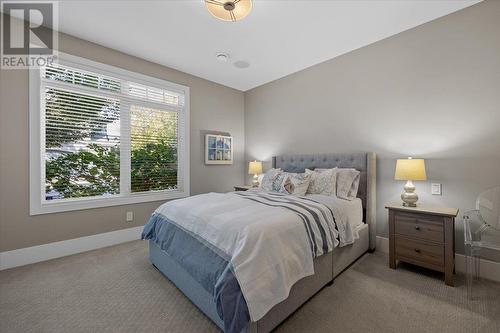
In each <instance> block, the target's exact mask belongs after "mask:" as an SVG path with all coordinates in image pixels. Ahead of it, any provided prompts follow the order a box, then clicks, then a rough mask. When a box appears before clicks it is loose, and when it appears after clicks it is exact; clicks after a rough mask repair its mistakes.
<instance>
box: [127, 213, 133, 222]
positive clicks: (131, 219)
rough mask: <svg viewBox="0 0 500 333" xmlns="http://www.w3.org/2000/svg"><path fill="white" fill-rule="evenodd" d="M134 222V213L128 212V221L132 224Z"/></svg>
mask: <svg viewBox="0 0 500 333" xmlns="http://www.w3.org/2000/svg"><path fill="white" fill-rule="evenodd" d="M133 220H134V212H127V217H126V221H127V222H132V221H133Z"/></svg>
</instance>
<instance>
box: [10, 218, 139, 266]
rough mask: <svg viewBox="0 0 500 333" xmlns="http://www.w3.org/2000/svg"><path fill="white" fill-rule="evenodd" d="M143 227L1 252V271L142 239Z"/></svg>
mask: <svg viewBox="0 0 500 333" xmlns="http://www.w3.org/2000/svg"><path fill="white" fill-rule="evenodd" d="M141 231H142V227H134V228H128V229H122V230H117V231H111V232H106V233H102V234H97V235H92V236H86V237H80V238H74V239H68V240H64V241H60V242H54V243H49V244H43V245H38V246H31V247H25V248H22V249H17V250H12V251H6V252H0V270H4V269H8V268H13V267H17V266H23V265H28V264H33V263H36V262H40V261H45V260H50V259H55V258H60V257H65V256H69V255H71V254H76V253H80V252H85V251H90V250H95V249H100V248H102V247H106V246H111V245H115V244H120V243H125V242H129V241H133V240H136V239H140V238H141Z"/></svg>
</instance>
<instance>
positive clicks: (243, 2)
mask: <svg viewBox="0 0 500 333" xmlns="http://www.w3.org/2000/svg"><path fill="white" fill-rule="evenodd" d="M205 4H206V5H207V9H208V11H209V12H210V13H211V14H212V15H213V16H215V17H216V18H218V19H219V20H222V21H233V22H236V21H239V20H241V19H243V18H244V17H245V16H247V15H248V14H249V13H250V11H251V10H252V0H205Z"/></svg>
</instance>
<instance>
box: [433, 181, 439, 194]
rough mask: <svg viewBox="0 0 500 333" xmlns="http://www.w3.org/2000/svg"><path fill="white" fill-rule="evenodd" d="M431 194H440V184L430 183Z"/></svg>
mask: <svg viewBox="0 0 500 333" xmlns="http://www.w3.org/2000/svg"><path fill="white" fill-rule="evenodd" d="M431 194H432V195H441V184H439V183H432V184H431Z"/></svg>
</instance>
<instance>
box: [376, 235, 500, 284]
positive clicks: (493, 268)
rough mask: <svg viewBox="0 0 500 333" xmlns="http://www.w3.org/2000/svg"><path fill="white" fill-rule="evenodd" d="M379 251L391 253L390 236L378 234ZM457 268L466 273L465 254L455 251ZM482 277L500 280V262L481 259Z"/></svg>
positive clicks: (458, 270)
mask: <svg viewBox="0 0 500 333" xmlns="http://www.w3.org/2000/svg"><path fill="white" fill-rule="evenodd" d="M377 251H380V252H382V253H386V254H389V238H386V237H381V236H377ZM455 270H456V271H457V272H460V273H465V256H464V255H463V254H460V253H455ZM480 274H481V277H482V278H485V279H488V280H492V281H497V282H500V263H498V262H494V261H490V260H485V259H481V272H480Z"/></svg>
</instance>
